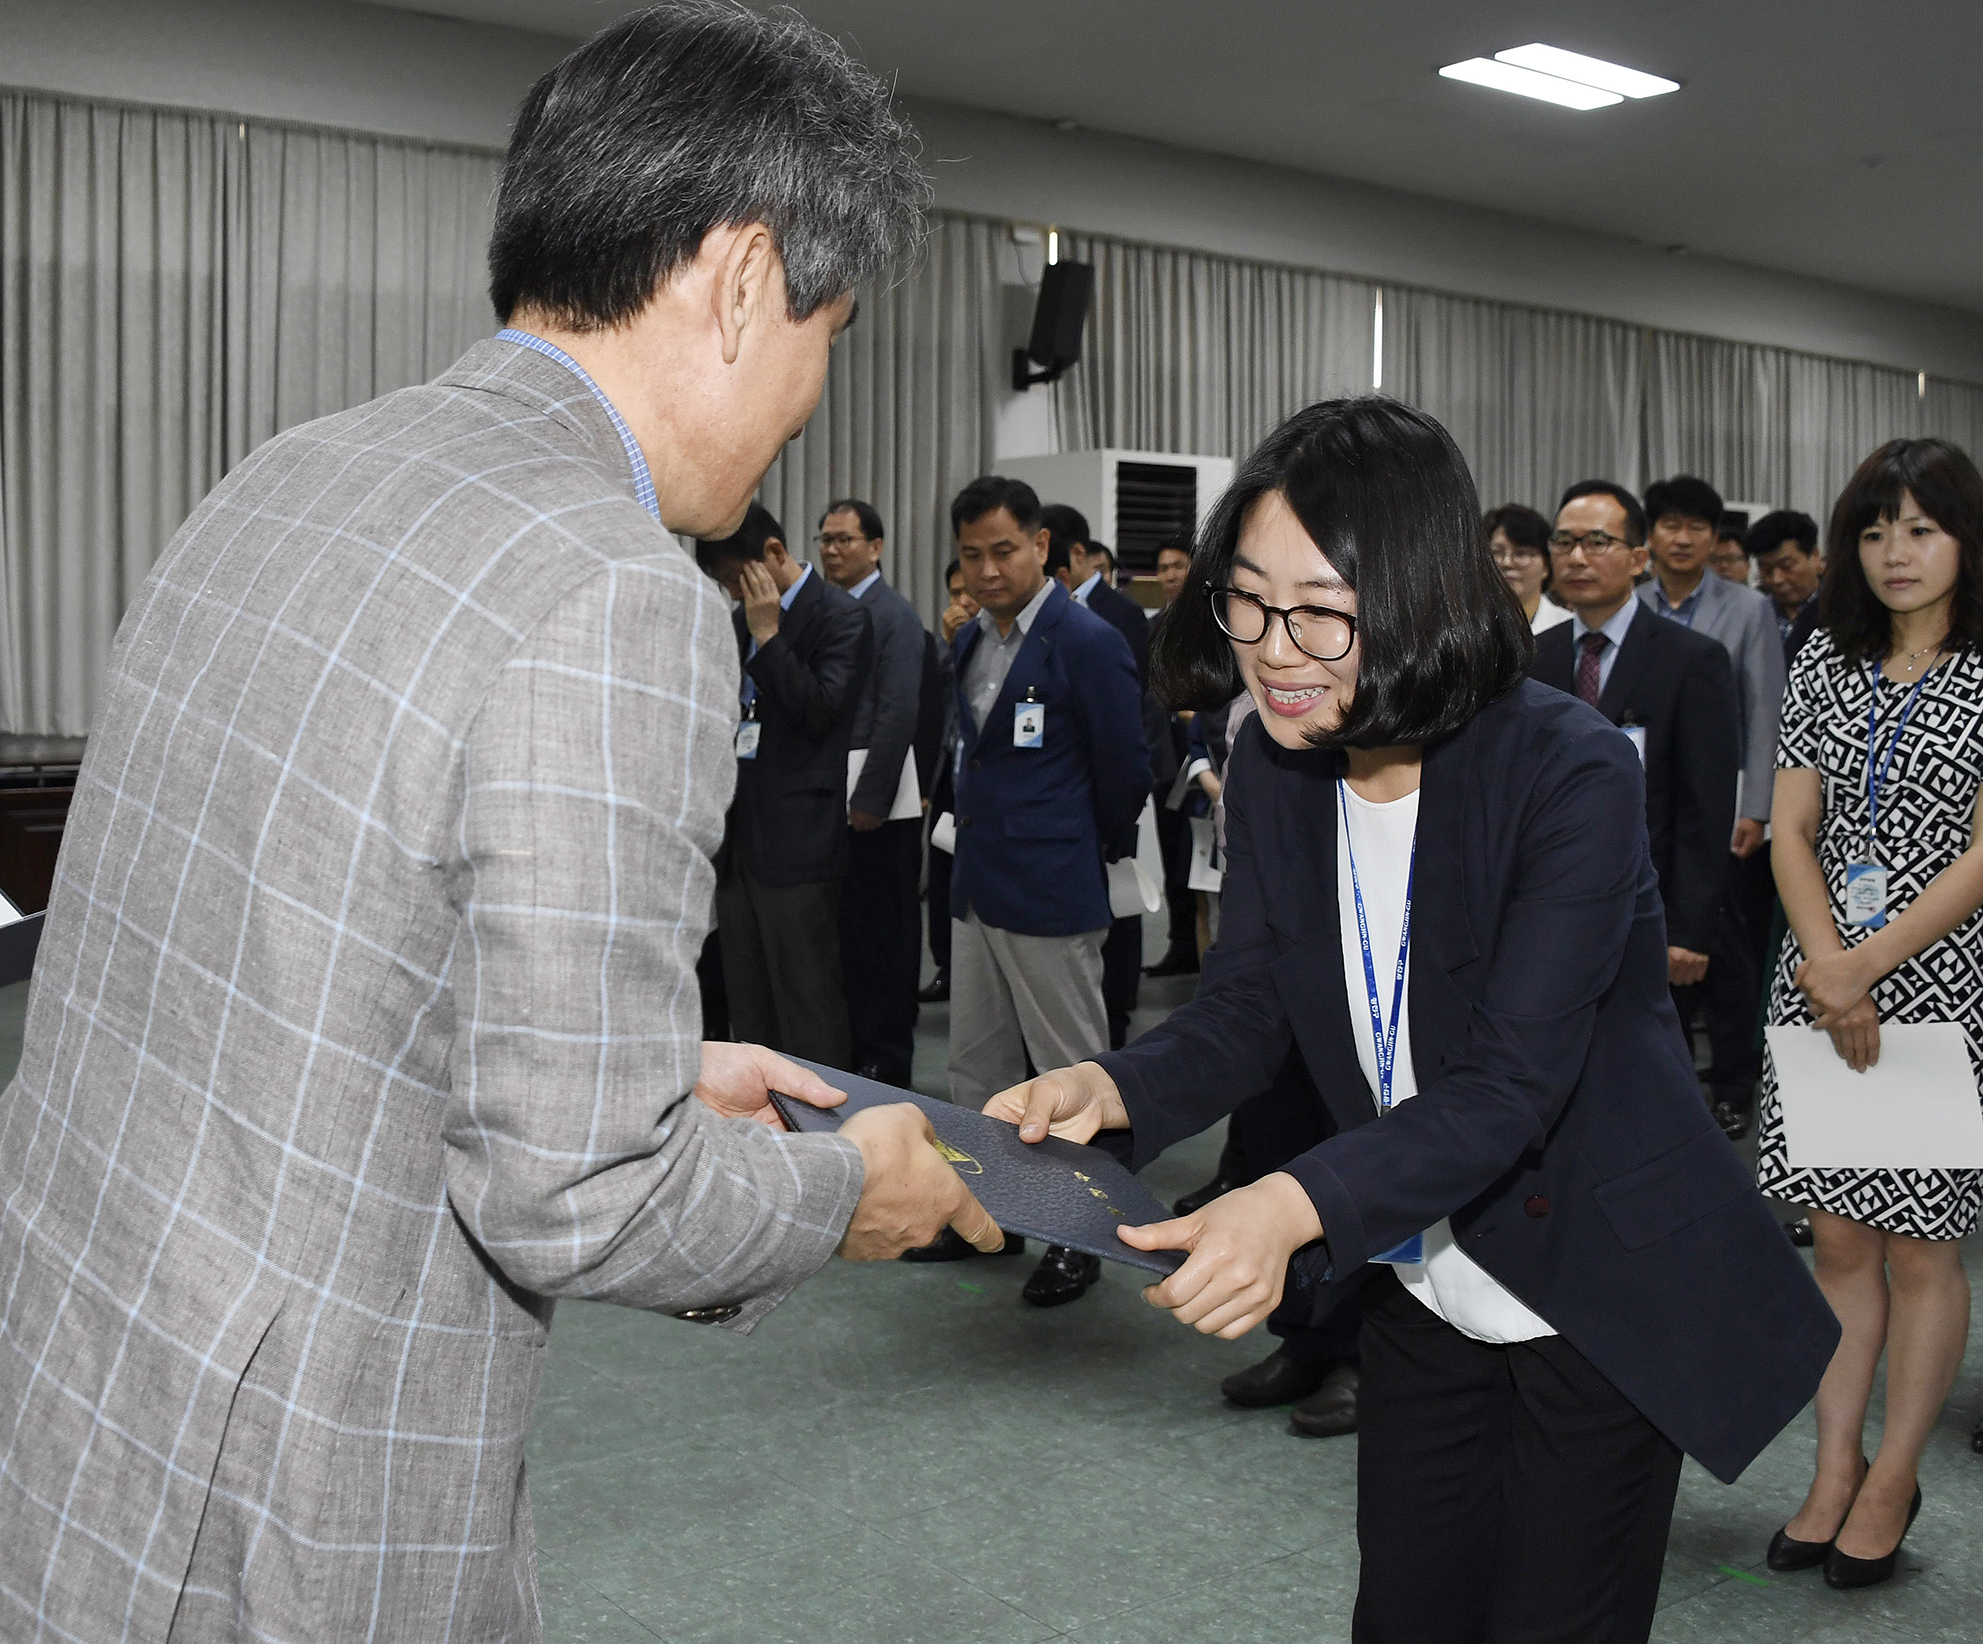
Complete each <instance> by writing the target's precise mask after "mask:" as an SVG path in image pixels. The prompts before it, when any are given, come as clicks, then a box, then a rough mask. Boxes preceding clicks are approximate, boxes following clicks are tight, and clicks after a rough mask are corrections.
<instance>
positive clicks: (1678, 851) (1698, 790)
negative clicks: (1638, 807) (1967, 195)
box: [1529, 595, 1775, 953]
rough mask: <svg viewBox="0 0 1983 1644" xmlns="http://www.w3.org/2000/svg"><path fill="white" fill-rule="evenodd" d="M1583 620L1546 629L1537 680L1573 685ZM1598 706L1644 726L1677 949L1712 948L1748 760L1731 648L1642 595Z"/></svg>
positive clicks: (1616, 718)
mask: <svg viewBox="0 0 1983 1644" xmlns="http://www.w3.org/2000/svg"><path fill="white" fill-rule="evenodd" d="M1634 597H1635V598H1636V597H1637V596H1636V595H1635V596H1634ZM1575 626H1576V624H1575V623H1571V622H1559V623H1557V625H1556V626H1555V627H1554V628H1551V629H1550V630H1549V631H1548V632H1547V633H1545V634H1541V635H1539V636H1538V637H1537V639H1536V642H1535V661H1534V662H1533V663H1531V664H1530V665H1529V677H1530V678H1531V679H1539V680H1541V681H1542V683H1543V684H1545V685H1553V686H1555V687H1556V689H1557V690H1559V691H1570V692H1573V693H1574V691H1575V687H1576V680H1575V672H1576V659H1575V656H1574V653H1573V645H1574V641H1573V640H1572V639H1571V637H1570V634H1571V630H1572V629H1573V628H1575ZM1597 711H1598V712H1599V713H1601V714H1603V715H1604V717H1605V718H1606V719H1608V720H1610V721H1611V722H1612V724H1614V725H1640V726H1644V727H1645V732H1646V773H1645V776H1646V833H1647V839H1648V842H1649V844H1650V847H1651V850H1652V860H1653V868H1654V870H1655V871H1656V872H1657V873H1658V874H1659V893H1660V897H1661V899H1662V900H1663V901H1664V902H1665V904H1666V929H1667V935H1668V936H1669V938H1670V939H1671V940H1672V943H1673V945H1674V946H1675V947H1677V948H1685V949H1687V950H1688V951H1689V952H1690V953H1706V952H1707V951H1708V948H1709V946H1710V944H1711V943H1712V942H1713V939H1714V928H1715V915H1716V912H1717V910H1718V909H1719V908H1720V906H1721V893H1722V888H1723V887H1724V886H1725V885H1726V883H1727V881H1728V865H1729V863H1730V862H1732V861H1733V860H1734V858H1733V857H1732V856H1730V855H1729V852H1728V845H1729V839H1730V837H1731V836H1732V835H1733V834H1734V832H1735V797H1736V794H1735V778H1736V776H1737V774H1738V773H1739V772H1740V771H1741V769H1742V723H1741V712H1742V710H1741V699H1740V697H1739V696H1738V695H1737V693H1736V689H1735V669H1734V667H1733V665H1732V664H1731V663H1730V662H1729V660H1728V652H1727V650H1726V649H1724V648H1723V646H1722V644H1721V642H1720V641H1719V640H1714V639H1710V638H1708V636H1707V635H1706V634H1697V633H1695V632H1694V631H1693V630H1692V629H1690V628H1688V627H1687V626H1686V625H1685V624H1684V623H1680V622H1675V621H1674V620H1673V619H1672V618H1671V617H1663V616H1661V615H1660V614H1659V613H1658V612H1657V611H1654V610H1651V609H1650V608H1649V607H1647V606H1646V605H1645V604H1644V603H1643V602H1641V604H1640V606H1639V612H1638V615H1636V616H1635V617H1633V618H1632V625H1631V626H1630V627H1629V628H1627V629H1626V630H1625V641H1624V643H1623V644H1622V645H1620V646H1619V647H1618V656H1617V658H1616V660H1614V661H1613V663H1612V664H1611V677H1610V678H1609V679H1607V680H1606V681H1605V682H1604V690H1603V691H1602V692H1601V693H1600V694H1599V696H1598V699H1597ZM1771 757H1772V758H1774V757H1775V755H1774V751H1772V755H1771Z"/></svg>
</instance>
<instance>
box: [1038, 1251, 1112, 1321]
mask: <svg viewBox="0 0 1983 1644" xmlns="http://www.w3.org/2000/svg"><path fill="white" fill-rule="evenodd" d="M1101 1276H1102V1258H1101V1257H1100V1256H1084V1255H1083V1254H1082V1253H1081V1252H1080V1251H1078V1250H1069V1249H1068V1248H1067V1246H1066V1245H1064V1244H1050V1245H1048V1246H1047V1253H1046V1254H1045V1255H1044V1256H1042V1257H1041V1258H1040V1265H1039V1266H1038V1267H1036V1268H1034V1269H1033V1276H1032V1277H1031V1278H1029V1279H1028V1280H1027V1281H1026V1288H1025V1289H1024V1290H1022V1291H1020V1292H1019V1293H1020V1295H1022V1296H1024V1297H1025V1298H1026V1300H1028V1301H1029V1302H1031V1303H1032V1304H1033V1305H1034V1306H1035V1307H1060V1306H1062V1305H1064V1304H1065V1303H1067V1302H1071V1301H1079V1300H1080V1299H1081V1297H1083V1296H1084V1295H1086V1294H1087V1293H1088V1286H1089V1285H1091V1284H1093V1283H1094V1282H1095V1281H1096V1280H1097V1279H1099V1278H1100V1277H1101Z"/></svg>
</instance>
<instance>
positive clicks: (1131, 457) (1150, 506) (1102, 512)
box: [998, 451, 1233, 576]
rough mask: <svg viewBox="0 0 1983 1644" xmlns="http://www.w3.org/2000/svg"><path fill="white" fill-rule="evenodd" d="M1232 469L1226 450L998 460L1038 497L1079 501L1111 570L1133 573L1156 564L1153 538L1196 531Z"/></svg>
mask: <svg viewBox="0 0 1983 1644" xmlns="http://www.w3.org/2000/svg"><path fill="white" fill-rule="evenodd" d="M1232 470H1233V462H1232V458H1231V457H1187V456H1179V455H1177V454H1175V453H1174V452H1169V451H1062V452H1060V453H1059V454H1057V455H1055V456H1051V457H1007V458H1004V459H1002V460H1001V461H1000V462H999V464H998V471H999V472H1000V473H1002V474H1005V475H1008V476H1009V477H1011V478H1013V479H1021V480H1024V481H1025V482H1026V483H1027V484H1028V485H1030V486H1032V488H1033V489H1034V490H1035V491H1037V492H1038V493H1039V494H1040V501H1041V502H1060V503H1065V504H1066V505H1067V506H1068V507H1070V508H1078V509H1079V510H1080V511H1081V512H1082V514H1084V515H1085V516H1086V517H1087V520H1088V529H1089V530H1090V531H1092V532H1093V533H1094V534H1095V540H1096V541H1097V542H1102V543H1106V544H1107V545H1108V547H1109V549H1110V550H1111V551H1112V552H1113V553H1114V554H1115V562H1116V566H1117V568H1118V570H1119V571H1123V572H1130V573H1133V574H1135V575H1139V576H1149V575H1151V574H1153V573H1154V572H1155V571H1156V568H1157V545H1158V544H1159V543H1161V542H1164V541H1165V540H1167V539H1170V538H1182V539H1183V540H1184V541H1186V542H1187V543H1188V542H1190V541H1191V539H1192V538H1193V537H1194V536H1196V534H1197V531H1198V527H1199V526H1200V525H1201V524H1202V523H1203V522H1204V520H1205V516H1206V515H1207V514H1208V513H1210V512H1211V509H1212V504H1213V503H1214V502H1216V501H1217V500H1218V498H1219V495H1220V493H1221V492H1223V491H1224V490H1225V488H1226V487H1227V486H1228V485H1230V484H1231V483H1232Z"/></svg>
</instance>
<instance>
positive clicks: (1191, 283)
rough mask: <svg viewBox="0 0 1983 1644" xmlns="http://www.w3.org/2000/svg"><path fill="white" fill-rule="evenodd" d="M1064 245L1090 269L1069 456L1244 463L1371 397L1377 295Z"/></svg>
mask: <svg viewBox="0 0 1983 1644" xmlns="http://www.w3.org/2000/svg"><path fill="white" fill-rule="evenodd" d="M1062 244H1063V246H1064V248H1065V252H1066V255H1067V256H1068V257H1069V258H1070V259H1072V260H1074V261H1078V262H1088V263H1092V264H1093V265H1094V267H1095V295H1094V303H1093V306H1092V308H1091V310H1090V313H1089V320H1088V333H1087V339H1086V346H1085V348H1084V350H1083V357H1082V360H1081V362H1080V363H1079V364H1078V365H1076V366H1074V367H1073V368H1072V369H1071V370H1070V371H1068V372H1067V374H1066V375H1065V376H1063V377H1062V378H1061V380H1060V382H1059V383H1058V384H1057V385H1056V386H1055V389H1054V396H1055V410H1056V413H1057V415H1058V418H1059V422H1060V428H1061V434H1062V438H1061V443H1062V446H1063V447H1064V448H1065V449H1068V450H1081V449H1088V448H1098V447H1110V448H1118V449H1124V450H1133V451H1176V452H1183V453H1188V454H1191V455H1196V456H1214V457H1224V456H1229V457H1240V456H1244V455H1245V454H1246V453H1247V452H1248V451H1249V450H1251V449H1252V448H1253V446H1255V445H1256V444H1258V443H1259V441H1260V440H1261V439H1262V438H1263V437H1264V436H1265V435H1266V434H1267V433H1268V432H1269V431H1270V430H1272V429H1273V427H1274V426H1275V425H1276V424H1277V423H1279V422H1280V421H1281V420H1282V419H1283V418H1285V417H1287V416H1288V415H1289V414H1290V413H1291V412H1294V411H1297V410H1299V409H1300V408H1301V407H1302V406H1304V405H1309V404H1312V403H1314V402H1315V401H1316V400H1321V399H1331V398H1335V397H1338V396H1340V395H1344V394H1356V393H1363V392H1367V391H1368V389H1369V387H1370V377H1371V348H1372V335H1373V329H1372V318H1373V313H1372V311H1373V305H1374V302H1375V299H1376V294H1377V288H1376V287H1375V286H1374V285H1372V284H1371V283H1370V282H1369V281H1366V280H1355V279H1346V278H1343V277H1340V276H1337V275H1333V274H1320V273H1316V272H1314V271H1312V270H1307V269H1298V268H1284V267H1281V266H1279V265H1276V264H1269V263H1251V262H1241V261H1238V260H1237V259H1234V258H1230V257H1214V256H1211V255H1208V254H1207V253H1204V252H1197V251H1179V250H1174V249H1171V248H1169V247H1165V246H1153V245H1140V244H1136V243H1133V242H1130V241H1123V240H1114V239H1108V238H1104V237H1102V236H1099V235H1087V234H1064V235H1063V236H1062Z"/></svg>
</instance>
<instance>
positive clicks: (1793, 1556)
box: [1763, 1454, 1873, 1573]
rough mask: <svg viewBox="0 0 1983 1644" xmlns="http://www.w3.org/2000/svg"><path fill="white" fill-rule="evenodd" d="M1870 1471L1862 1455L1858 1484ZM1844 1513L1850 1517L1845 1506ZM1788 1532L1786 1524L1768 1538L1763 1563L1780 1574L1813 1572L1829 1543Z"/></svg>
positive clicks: (1826, 1550) (1848, 1509)
mask: <svg viewBox="0 0 1983 1644" xmlns="http://www.w3.org/2000/svg"><path fill="white" fill-rule="evenodd" d="M1872 1470H1873V1467H1872V1463H1871V1462H1869V1461H1867V1459H1866V1458H1865V1456H1864V1455H1863V1454H1862V1455H1861V1456H1860V1458H1859V1482H1860V1483H1861V1484H1864V1483H1865V1482H1866V1475H1867V1474H1868V1473H1870V1472H1871V1471H1872ZM1853 1493H1854V1494H1855V1495H1856V1494H1857V1493H1858V1492H1857V1491H1854V1492H1853ZM1845 1513H1846V1518H1850V1517H1851V1516H1852V1508H1851V1507H1850V1506H1847V1508H1846V1509H1845ZM1838 1527H1839V1529H1841V1530H1843V1529H1844V1528H1845V1519H1843V1518H1842V1519H1840V1520H1839V1521H1838ZM1789 1530H1790V1526H1789V1525H1787V1524H1786V1525H1785V1526H1784V1527H1783V1528H1782V1529H1781V1530H1779V1531H1777V1533H1776V1534H1775V1535H1773V1536H1771V1537H1770V1549H1769V1551H1768V1552H1767V1553H1765V1554H1764V1555H1763V1562H1764V1563H1766V1564H1768V1565H1769V1567H1770V1568H1771V1569H1772V1570H1776V1571H1778V1572H1780V1573H1787V1572H1789V1571H1791V1570H1815V1569H1816V1568H1817V1567H1818V1566H1819V1565H1820V1564H1822V1563H1824V1561H1825V1555H1826V1554H1828V1553H1829V1552H1830V1551H1831V1550H1832V1544H1831V1542H1830V1541H1799V1540H1798V1539H1797V1538H1796V1537H1795V1536H1793V1535H1791V1534H1789ZM1837 1539H1838V1537H1837V1535H1836V1534H1834V1535H1833V1537H1832V1540H1833V1541H1835V1540H1837Z"/></svg>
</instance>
